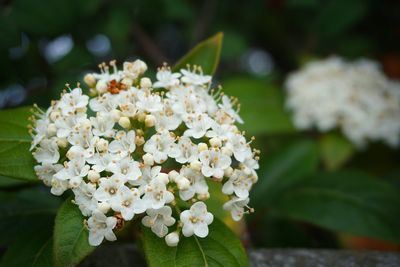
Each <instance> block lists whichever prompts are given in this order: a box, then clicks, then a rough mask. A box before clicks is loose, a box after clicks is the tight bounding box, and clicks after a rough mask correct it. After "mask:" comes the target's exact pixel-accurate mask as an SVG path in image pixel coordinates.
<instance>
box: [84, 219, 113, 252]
mask: <svg viewBox="0 0 400 267" xmlns="http://www.w3.org/2000/svg"><path fill="white" fill-rule="evenodd" d="M87 224H88V229H89V244H90V245H92V246H98V245H100V244H101V242H103V239H104V238H105V239H107V240H108V241H115V240H117V237H116V236H115V234H114V232H113V231H112V230H113V229H114V228H115V226H116V225H117V219H116V218H115V217H107V216H106V215H104V214H103V213H101V212H98V211H95V212H94V213H93V215H92V217H90V218H89V220H88V221H87Z"/></svg>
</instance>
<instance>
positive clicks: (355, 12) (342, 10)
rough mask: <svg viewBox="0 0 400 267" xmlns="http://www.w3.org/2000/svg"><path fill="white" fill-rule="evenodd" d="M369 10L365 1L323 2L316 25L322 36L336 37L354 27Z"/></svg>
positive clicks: (340, 0) (339, 0)
mask: <svg viewBox="0 0 400 267" xmlns="http://www.w3.org/2000/svg"><path fill="white" fill-rule="evenodd" d="M367 12H368V4H366V3H365V1H362V0H353V1H347V0H331V1H329V2H327V3H324V4H323V9H322V10H321V12H319V14H318V16H317V19H316V21H315V23H314V25H315V27H316V29H317V32H318V33H319V34H320V35H321V36H323V37H334V36H337V35H339V34H341V33H343V32H345V31H347V30H349V29H350V28H351V27H353V26H354V25H355V24H356V23H357V22H358V21H360V20H361V19H362V18H363V17H364V16H365V14H366V13H367Z"/></svg>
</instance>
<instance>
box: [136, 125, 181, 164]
mask: <svg viewBox="0 0 400 267" xmlns="http://www.w3.org/2000/svg"><path fill="white" fill-rule="evenodd" d="M143 150H144V151H145V152H147V153H150V154H152V155H153V157H154V161H155V162H157V163H163V162H164V161H165V160H167V158H168V156H170V157H176V156H178V154H179V150H178V148H177V145H176V144H175V138H174V137H172V136H171V134H170V132H168V131H164V132H162V133H157V134H154V135H153V136H152V137H151V138H150V139H149V140H148V141H147V142H146V143H145V145H144V147H143Z"/></svg>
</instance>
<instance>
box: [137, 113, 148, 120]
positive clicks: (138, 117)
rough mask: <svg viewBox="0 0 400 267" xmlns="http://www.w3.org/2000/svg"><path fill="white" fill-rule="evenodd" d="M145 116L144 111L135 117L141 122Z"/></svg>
mask: <svg viewBox="0 0 400 267" xmlns="http://www.w3.org/2000/svg"><path fill="white" fill-rule="evenodd" d="M145 118H146V113H144V112H142V113H139V114H138V116H137V119H138V121H140V122H143V121H144V119H145Z"/></svg>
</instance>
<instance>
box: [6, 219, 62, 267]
mask: <svg viewBox="0 0 400 267" xmlns="http://www.w3.org/2000/svg"><path fill="white" fill-rule="evenodd" d="M52 229H53V227H52V224H44V225H43V224H42V225H40V227H39V226H36V227H32V226H30V227H27V228H26V229H25V231H24V235H22V236H19V238H18V239H17V240H15V242H14V243H13V244H12V245H11V246H10V247H9V248H8V249H7V251H6V253H5V254H4V256H3V258H2V260H1V262H0V267H15V266H26V267H27V266H30V267H53V266H54V264H53V250H52V235H51V234H52Z"/></svg>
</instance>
